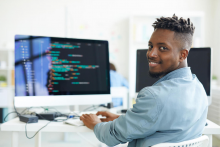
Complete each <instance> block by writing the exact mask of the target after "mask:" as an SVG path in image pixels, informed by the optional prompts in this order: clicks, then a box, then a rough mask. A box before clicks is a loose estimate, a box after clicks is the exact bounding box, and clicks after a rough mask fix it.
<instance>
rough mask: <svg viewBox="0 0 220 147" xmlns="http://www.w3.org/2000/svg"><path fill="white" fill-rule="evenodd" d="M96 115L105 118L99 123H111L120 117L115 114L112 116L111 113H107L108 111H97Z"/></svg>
mask: <svg viewBox="0 0 220 147" xmlns="http://www.w3.org/2000/svg"><path fill="white" fill-rule="evenodd" d="M96 115H97V116H98V115H102V116H105V117H106V118H102V119H101V121H102V122H109V121H113V120H114V119H117V118H118V117H119V116H120V115H116V114H113V113H111V112H108V111H99V112H97V113H96Z"/></svg>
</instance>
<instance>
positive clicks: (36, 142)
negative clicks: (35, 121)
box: [35, 131, 41, 147]
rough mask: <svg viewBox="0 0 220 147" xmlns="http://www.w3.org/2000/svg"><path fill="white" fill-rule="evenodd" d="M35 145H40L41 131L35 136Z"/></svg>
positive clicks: (39, 146) (38, 146)
mask: <svg viewBox="0 0 220 147" xmlns="http://www.w3.org/2000/svg"><path fill="white" fill-rule="evenodd" d="M35 147H41V131H39V132H38V133H37V135H36V136H35Z"/></svg>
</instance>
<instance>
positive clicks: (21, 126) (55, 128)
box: [1, 118, 92, 132]
mask: <svg viewBox="0 0 220 147" xmlns="http://www.w3.org/2000/svg"><path fill="white" fill-rule="evenodd" d="M48 122H49V121H47V120H39V121H38V123H31V124H27V131H28V132H29V131H34V132H36V131H37V130H39V129H40V128H42V127H43V126H45V125H46V124H47V123H48ZM25 125H26V123H24V122H21V121H19V118H15V119H12V120H10V121H8V122H6V123H3V124H2V125H1V131H18V132H20V131H25ZM41 132H92V130H90V129H88V128H87V127H85V126H79V127H78V126H72V125H68V124H64V123H63V122H51V123H49V124H48V125H47V126H46V127H45V128H43V129H42V130H41Z"/></svg>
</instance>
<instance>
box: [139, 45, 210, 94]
mask: <svg viewBox="0 0 220 147" xmlns="http://www.w3.org/2000/svg"><path fill="white" fill-rule="evenodd" d="M146 53H147V49H141V50H137V69H136V92H139V91H140V90H141V89H142V88H144V87H146V86H151V85H153V84H154V83H155V82H156V81H157V80H158V79H155V78H151V77H150V75H149V65H148V60H147V57H146ZM187 61H188V66H189V67H191V71H192V73H193V74H195V75H196V76H197V78H198V79H199V81H200V82H201V83H202V84H203V86H204V88H205V91H206V94H207V96H210V82H211V81H210V80H211V49H210V48H191V49H190V52H189V55H188V58H187Z"/></svg>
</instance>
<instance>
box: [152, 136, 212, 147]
mask: <svg viewBox="0 0 220 147" xmlns="http://www.w3.org/2000/svg"><path fill="white" fill-rule="evenodd" d="M208 143H209V137H208V136H206V135H203V136H201V137H199V138H196V139H192V140H188V141H183V142H179V143H160V144H156V145H154V146H152V147H207V146H208Z"/></svg>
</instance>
